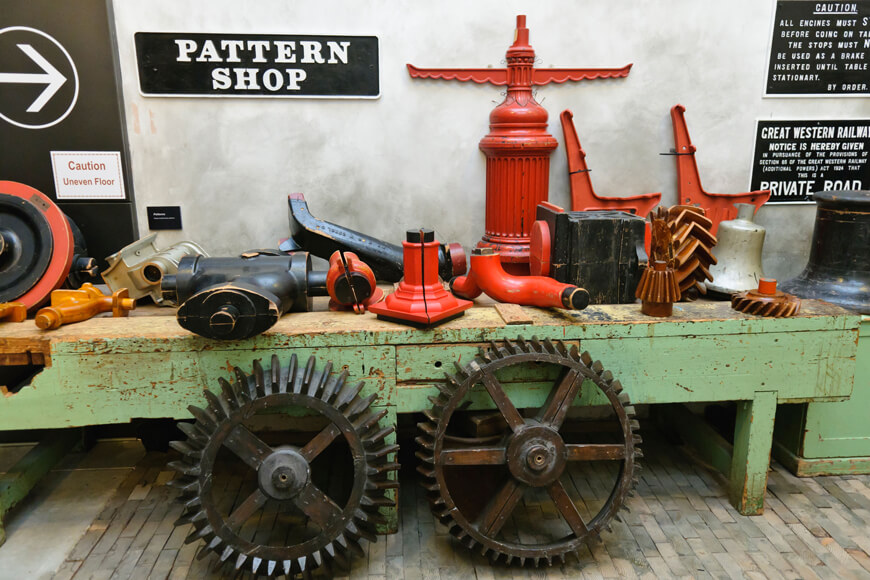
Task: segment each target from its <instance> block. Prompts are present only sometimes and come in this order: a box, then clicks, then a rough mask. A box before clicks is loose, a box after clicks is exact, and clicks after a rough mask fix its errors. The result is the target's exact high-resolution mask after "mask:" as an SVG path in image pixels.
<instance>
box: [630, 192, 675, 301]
mask: <svg viewBox="0 0 870 580" xmlns="http://www.w3.org/2000/svg"><path fill="white" fill-rule="evenodd" d="M648 219H649V222H650V232H651V234H652V238H651V242H650V256H649V263H648V264H647V267H646V268H645V269H644V271H643V274H642V275H641V277H640V282H638V285H637V289H636V290H635V293H634V295H635V297H636V298H638V299H640V300H641V307H640V311H641V312H642V313H644V314H646V315H647V316H658V317H667V316H670V315H671V314H672V313H673V308H674V302H676V301H678V300H679V299H680V286H679V284H678V283H677V276H676V272H675V271H674V265H675V263H676V261H675V258H674V239H673V234H672V233H671V228H670V226H669V225H668V212H667V210H666V209H665V208H663V207H661V206H659V207H658V208H656V210H655V211H654V212H650V214H649V216H648Z"/></svg>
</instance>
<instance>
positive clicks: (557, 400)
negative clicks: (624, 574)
mask: <svg viewBox="0 0 870 580" xmlns="http://www.w3.org/2000/svg"><path fill="white" fill-rule="evenodd" d="M527 363H541V364H542V366H543V365H547V364H549V365H550V366H552V365H555V366H556V367H559V376H558V378H557V379H556V382H555V383H554V384H553V386H552V388H551V390H550V392H549V395H548V397H547V399H546V401H545V403H544V405H543V406H542V407H541V408H540V409H538V410H537V412H534V413H529V412H526V414H525V416H523V415H522V414H520V412H519V410H517V408H516V407H515V406H514V404H513V403H512V402H511V400H510V398H509V397H508V395H507V394H506V392H505V390H504V387H503V385H502V383H501V382H500V380H499V378H497V377H496V373H497V372H498V373H499V374H502V373H501V372H500V371H502V370H504V369H507V367H513V366H515V365H523V366H528V365H527ZM456 368H457V370H458V373H457V374H455V375H451V374H447V381H446V384H444V385H440V386H439V390H440V393H439V395H438V396H437V397H431V400H432V401H433V403H434V407H433V408H432V409H431V410H429V411H427V412H426V415H427V418H428V419H429V420H428V421H426V422H424V423H420V424H419V427H420V429H421V431H422V434H421V435H420V436H419V437H418V438H417V442H418V443H419V444H420V446H421V449H420V451H418V453H417V455H418V457H419V458H420V459H421V460H422V462H423V463H422V464H421V465H420V467H419V468H418V469H419V471H420V472H421V473H422V474H423V475H424V483H423V485H424V487H425V488H426V489H427V490H429V492H430V496H429V498H430V503H431V506H432V511H433V512H434V513H435V515H436V516H437V517H438V518H439V520H440V521H441V522H442V523H443V524H445V525H446V526H447V527H448V529H449V531H450V533H451V534H453V535H454V536H455V537H457V538H458V539H459V541H460V542H461V543H462V544H464V545H465V546H467V547H468V548H472V549H475V548H477V549H480V551H481V553H482V554H483V555H488V556H489V557H490V558H492V559H493V561H496V560H499V559H500V558H503V559H504V560H505V561H506V562H507V563H508V564H510V563H512V562H514V561H517V562H518V563H519V564H520V565H525V564H526V563H532V564H534V565H535V566H539V565H551V564H553V562H564V559H565V555H566V554H568V553H575V552H576V551H577V550H578V549H579V548H581V547H582V545H583V544H584V543H585V542H587V541H588V540H590V539H591V538H593V537H597V536H598V534H599V533H600V532H601V531H602V530H605V529H607V528H608V525H609V523H610V522H611V520H612V519H613V518H614V517H616V515H617V512H618V511H619V510H620V508H622V507H623V506H624V502H625V500H626V497H627V496H629V495H631V494H632V493H633V487H634V485H635V484H636V480H635V478H634V475H635V472H636V471H638V470H639V466H638V465H637V458H639V457H641V456H642V454H641V452H640V449H639V448H638V445H639V444H640V442H641V438H640V436H639V435H637V434H636V433H635V431H636V430H637V429H638V423H637V421H636V420H634V419H633V418H632V417H633V415H634V408H633V407H631V406H630V404H629V399H628V396H627V394H625V393H623V392H622V386H621V385H620V383H619V381H617V380H615V379H614V378H613V376H612V374H611V373H610V372H609V371H606V370H604V368H603V367H602V365H601V363H600V362H599V361H595V362H593V360H592V358H591V357H590V356H589V353H587V352H584V353H582V354H580V353H579V352H578V350H577V348H576V347H572V348H571V349H570V350H569V349H568V348H567V347H566V346H565V344H563V343H561V342H555V343H554V342H551V341H549V340H544V341H538V340H537V339H535V338H533V339H532V340H531V341H529V342H526V341H524V340H523V339H522V337H520V338H518V339H517V340H516V342H512V341H507V340H506V341H504V343H503V344H501V345H497V344H495V343H491V345H490V348H489V349H483V348H481V349H480V354H479V356H478V357H476V358H475V359H474V360H473V361H471V362H470V363H468V364H467V365H466V366H465V367H462V366H460V365H459V364H458V363H457V364H456ZM518 370H520V369H509V370H507V372H508V373H510V372H512V371H518ZM590 382H591V384H592V385H594V387H595V388H597V389H598V390H599V391H600V394H601V395H602V396H603V397H604V398H605V399H606V401H608V402H609V404H610V407H611V408H612V410H613V415H615V417H616V419H617V421H618V433H619V435H618V438H619V439H621V441H620V442H619V443H584V444H575V443H569V442H568V441H566V437H565V434H564V433H562V432H560V429H561V428H562V426H563V422H564V421H565V417H566V415H567V413H568V409H569V407H570V406H571V405H572V403H573V402H574V401H575V400H576V399H578V398H579V396H580V393H581V388H582V385H589V384H590ZM476 385H480V386H479V387H478V388H476V389H474V390H475V391H482V392H479V393H477V394H472V393H471V391H472V389H473V388H474V387H475V386H476ZM485 393H488V396H489V397H490V398H491V399H492V401H493V402H494V403H495V406H496V408H497V410H498V412H499V413H500V415H501V417H502V418H503V420H504V422H505V423H506V424H507V426H506V428H505V432H504V434H496V435H495V436H493V437H490V438H489V440H488V441H486V440H481V439H480V438H477V439H468V438H463V437H461V436H456V435H455V434H451V432H450V430H448V425H449V424H450V423H451V418H454V413H455V412H456V411H457V410H462V409H464V408H465V407H466V406H467V401H468V400H469V395H470V394H472V395H473V397H472V398H475V399H476V400H478V401H480V400H481V398H482V397H485V396H486V395H485ZM457 422H461V421H457ZM575 461H614V462H618V466H619V467H618V469H617V470H614V471H618V475H617V476H616V478H615V482H616V484H615V486H614V487H613V489H612V491H611V492H610V495H609V497H608V498H607V499H606V501H604V503H603V505H602V507H601V509H600V510H599V511H598V513H597V514H595V515H594V516H592V517H591V518H588V517H587V519H586V520H584V518H583V517H582V516H581V514H580V512H579V511H578V509H577V505H576V503H575V500H574V499H573V498H572V497H571V493H569V489H573V488H572V486H571V485H568V486H566V485H565V483H564V482H565V480H566V479H568V480H570V477H569V475H568V473H567V470H566V467H567V465H568V464H569V463H570V462H575ZM467 466H476V467H475V468H476V469H481V467H480V466H486V467H485V469H487V470H491V469H495V470H496V471H494V472H492V473H494V474H495V477H488V476H481V474H480V472H477V473H474V474H473V475H472V474H471V473H468V472H467V469H468V467H467ZM463 470H466V471H463ZM457 471H459V472H460V473H459V474H458V476H457V473H456V472H457ZM451 472H453V473H451ZM563 474H564V475H563ZM487 482H489V483H490V487H489V491H488V492H484V493H479V491H480V488H482V487H486V484H487ZM535 488H537V489H535ZM475 492H478V493H477V495H476V498H475V500H474V501H469V500H468V498H464V497H463V496H465V495H467V494H472V495H473V494H474V493H475ZM527 492H529V493H527ZM575 494H576V492H575ZM524 495H525V496H527V497H528V496H529V495H532V496H539V497H541V498H543V499H544V500H545V501H550V500H551V501H552V503H553V505H554V506H555V511H556V512H557V513H558V514H560V515H561V518H562V520H561V521H562V522H563V523H562V524H561V525H562V528H563V529H564V531H566V532H568V533H567V535H564V536H561V537H556V538H550V539H546V540H545V541H541V538H540V537H539V536H534V537H532V539H530V538H529V534H531V532H529V531H528V530H525V531H526V532H528V533H527V534H526V536H527V537H526V538H525V539H526V540H527V541H523V539H524V538H523V533H522V530H521V531H520V533H519V534H518V535H517V536H511V537H508V536H506V535H505V534H500V531H502V530H503V527H504V526H505V523H506V522H507V521H508V519H509V518H511V515H512V513H513V512H514V510H515V508H516V507H517V505H518V504H520V503H521V502H522V500H523V497H524ZM547 495H548V496H549V499H547V497H546V496H547ZM565 524H567V525H565ZM518 528H519V526H518ZM560 533H564V532H560Z"/></svg>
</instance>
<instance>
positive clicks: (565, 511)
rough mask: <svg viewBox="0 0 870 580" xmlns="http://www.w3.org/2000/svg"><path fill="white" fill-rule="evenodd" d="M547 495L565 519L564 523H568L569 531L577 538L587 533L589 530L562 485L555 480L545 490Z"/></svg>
mask: <svg viewBox="0 0 870 580" xmlns="http://www.w3.org/2000/svg"><path fill="white" fill-rule="evenodd" d="M547 493H548V494H550V497H551V498H553V503H555V504H556V509H557V510H559V513H560V514H562V517H563V518H565V521H566V522H568V526H569V527H570V528H571V531H573V532H574V534H575V535H576V536H577V537H578V538H581V537H583V536H585V535H586V534H588V533H589V528H587V527H586V523H585V522H584V521H583V517H582V516H581V515H580V512H578V511H577V506H576V505H574V501H573V500H572V499H571V496H570V495H568V492H567V491H565V486H564V485H562V482H561V481H559V480H558V479H557V480H556V481H554V482H553V483H551V484H550V486H549V487H548V488H547Z"/></svg>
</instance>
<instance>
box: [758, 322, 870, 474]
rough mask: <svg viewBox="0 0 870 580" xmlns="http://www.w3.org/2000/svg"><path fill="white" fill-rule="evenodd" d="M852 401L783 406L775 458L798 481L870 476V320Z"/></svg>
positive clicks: (863, 336)
mask: <svg viewBox="0 0 870 580" xmlns="http://www.w3.org/2000/svg"><path fill="white" fill-rule="evenodd" d="M860 337H861V338H860V339H859V340H858V354H857V357H856V365H855V387H854V389H853V391H852V398H851V399H849V401H846V402H842V403H805V404H799V405H781V406H780V407H779V408H778V409H777V411H776V430H775V432H774V448H773V452H774V456H775V457H776V459H777V460H779V462H780V463H782V464H783V465H785V466H786V467H788V468H789V469H790V470H791V471H792V472H793V473H795V474H796V475H798V476H801V477H810V476H814V475H843V474H850V473H852V474H859V473H862V474H866V473H870V421H868V420H867V413H868V409H870V316H862V317H861V326H860Z"/></svg>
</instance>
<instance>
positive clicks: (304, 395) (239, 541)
mask: <svg viewBox="0 0 870 580" xmlns="http://www.w3.org/2000/svg"><path fill="white" fill-rule="evenodd" d="M233 373H234V374H235V381H234V382H233V383H229V382H228V381H226V380H224V379H220V380H219V383H220V393H215V392H211V391H206V392H205V393H206V394H205V399H206V403H207V404H206V406H205V407H204V408H199V407H195V406H191V407H190V411H191V414H192V415H193V417H194V419H195V423H193V424H189V423H181V424H180V425H179V428H180V429H181V430H182V431H183V432H184V433H185V434H186V435H187V436H188V439H187V440H186V441H173V442H172V443H171V446H172V447H173V449H175V450H176V451H178V452H179V453H180V454H181V459H180V460H178V461H172V462H170V464H169V467H171V468H172V469H174V470H175V471H177V472H178V476H177V477H176V478H175V479H174V480H173V481H172V482H171V483H172V485H173V486H174V487H176V488H177V489H179V490H180V492H181V493H180V496H179V501H180V502H181V503H182V504H183V505H184V509H183V511H182V515H181V517H180V518H179V519H178V521H177V522H176V525H190V526H191V528H192V530H191V531H190V533H189V535H188V536H187V539H186V542H194V541H199V540H202V541H203V542H204V546H203V549H202V550H201V551H200V557H205V556H208V555H209V554H210V553H211V554H215V555H216V556H217V561H216V565H217V566H228V567H234V568H235V570H237V571H240V572H247V573H251V574H254V575H255V576H256V575H261V576H272V577H274V576H282V575H286V576H288V577H289V578H296V577H298V576H302V577H303V578H310V577H311V575H312V574H313V573H315V572H316V571H317V570H318V569H320V568H322V567H324V568H327V569H328V568H329V567H330V564H331V563H335V564H337V565H339V566H347V565H348V562H349V561H350V559H351V557H352V556H354V555H360V554H365V552H364V551H363V549H362V547H361V546H360V542H361V541H362V540H364V539H365V540H369V541H375V539H376V526H377V525H378V524H380V523H384V521H385V520H384V518H383V517H382V515H381V514H380V510H381V509H382V508H391V507H395V502H394V500H393V499H392V497H391V495H388V494H391V492H390V490H392V489H395V488H397V487H398V483H397V482H396V477H395V475H396V471H397V470H398V468H399V465H398V464H397V463H396V462H395V461H394V457H395V454H396V452H397V451H398V446H397V445H394V444H391V443H387V438H389V437H390V436H391V435H392V434H393V433H394V431H395V428H394V427H392V426H391V427H381V426H380V424H379V423H380V420H381V419H382V418H383V417H384V416H385V415H386V413H387V411H386V410H384V409H380V410H378V409H375V408H372V404H373V403H374V401H375V400H376V398H377V397H376V396H375V395H370V396H368V397H364V396H361V395H360V393H361V391H362V390H363V387H364V383H362V382H360V383H357V384H355V385H354V384H348V383H347V382H346V381H347V378H348V372H347V371H342V372H341V373H340V374H339V375H337V376H336V375H333V373H332V364H331V363H326V364H325V365H324V366H323V368H322V369H321V370H319V371H318V370H317V369H316V361H315V359H314V357H311V358H309V360H308V362H307V364H304V365H299V364H298V362H297V359H296V356H295V355H293V356H291V357H290V361H289V364H288V365H284V366H282V365H281V363H280V361H279V359H278V357H277V356H273V357H272V365H271V368H267V369H264V368H263V367H262V366H261V365H260V363H259V361H255V362H254V366H253V372H252V373H251V374H246V373H245V372H244V371H242V370H241V369H239V368H234V369H233ZM291 410H292V411H293V412H294V414H298V412H299V411H302V412H303V413H304V414H305V415H306V416H308V418H309V419H310V420H311V421H312V422H314V424H319V425H321V426H320V427H319V429H320V430H319V431H318V432H316V433H315V434H314V436H313V437H311V438H310V439H308V442H307V443H305V444H304V445H302V446H295V445H293V444H289V443H288V444H280V445H270V444H268V443H266V442H265V441H264V438H265V435H264V434H263V432H260V431H256V432H255V431H254V429H255V427H254V425H256V424H257V421H256V419H257V416H258V415H260V414H266V413H269V415H270V416H269V418H268V421H269V423H270V424H272V425H274V424H275V421H276V419H277V420H278V421H280V420H281V419H282V415H280V414H275V412H276V411H277V412H278V413H281V412H289V411H291ZM289 423H290V424H291V425H292V423H293V421H292V420H291V421H289ZM322 425H325V426H322ZM288 429H289V430H291V431H292V428H290V427H289V425H288ZM272 437H273V438H275V439H277V437H276V435H274V434H272ZM291 437H293V441H295V435H291ZM269 441H270V442H272V439H269ZM223 450H226V451H223ZM234 456H235V457H234ZM236 457H237V458H238V459H239V460H241V461H242V462H244V464H245V465H246V466H247V467H245V466H242V469H239V466H240V465H241V464H240V463H238V461H237V460H236ZM233 482H235V483H233ZM318 482H319V483H318ZM324 484H325V485H326V486H328V487H326V486H324V487H322V488H321V487H318V485H322V486H323V485H324ZM230 486H234V487H230ZM224 488H227V489H226V491H225V490H224ZM236 497H237V498H238V499H237V501H236V503H235V505H233V498H236ZM236 573H238V572H236Z"/></svg>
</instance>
